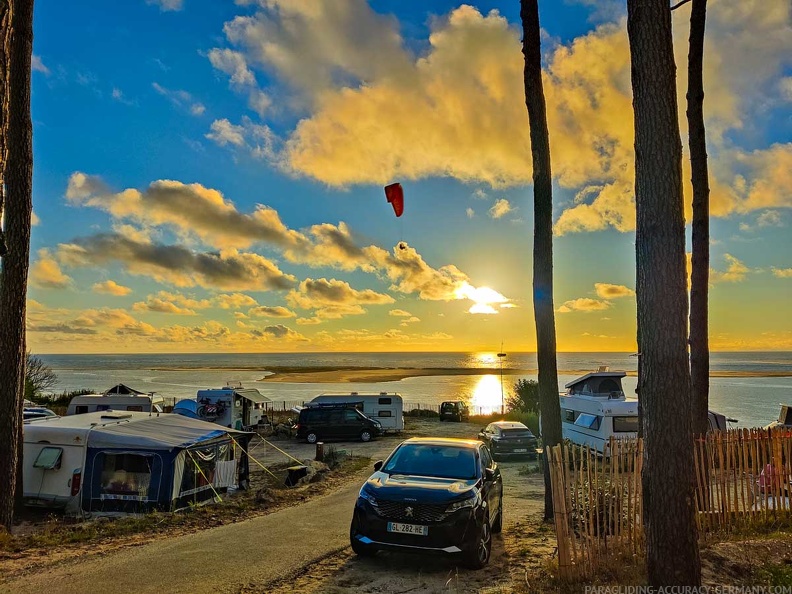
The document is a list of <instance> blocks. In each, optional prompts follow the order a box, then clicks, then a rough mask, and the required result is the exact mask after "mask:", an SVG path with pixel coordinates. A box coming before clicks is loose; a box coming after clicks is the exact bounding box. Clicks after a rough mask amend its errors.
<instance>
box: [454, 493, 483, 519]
mask: <svg viewBox="0 0 792 594" xmlns="http://www.w3.org/2000/svg"><path fill="white" fill-rule="evenodd" d="M479 501H481V497H480V496H479V494H478V492H476V493H475V494H474V495H473V496H472V497H468V498H466V499H460V500H459V501H454V503H452V504H450V505H449V506H448V507H447V508H446V513H447V514H450V513H453V512H455V511H459V510H460V509H465V508H466V507H475V506H476V505H478V503H479Z"/></svg>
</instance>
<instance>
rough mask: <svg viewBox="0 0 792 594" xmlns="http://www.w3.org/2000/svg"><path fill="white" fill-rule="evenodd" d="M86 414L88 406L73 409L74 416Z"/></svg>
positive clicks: (83, 405) (81, 405)
mask: <svg viewBox="0 0 792 594" xmlns="http://www.w3.org/2000/svg"><path fill="white" fill-rule="evenodd" d="M87 412H88V405H87V404H79V405H77V407H76V408H75V409H74V414H75V415H82V414H85V413H87Z"/></svg>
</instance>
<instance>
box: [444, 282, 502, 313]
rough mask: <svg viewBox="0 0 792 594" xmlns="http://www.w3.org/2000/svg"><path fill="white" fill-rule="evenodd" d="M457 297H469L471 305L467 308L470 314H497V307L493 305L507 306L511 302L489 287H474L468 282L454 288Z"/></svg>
mask: <svg viewBox="0 0 792 594" xmlns="http://www.w3.org/2000/svg"><path fill="white" fill-rule="evenodd" d="M456 298H457V299H469V300H470V301H472V302H473V305H471V306H470V309H468V313H472V314H485V315H492V314H497V313H499V312H498V309H497V308H496V307H495V306H496V305H497V306H500V307H507V306H510V305H511V304H510V303H509V299H507V298H506V297H504V296H503V295H501V294H500V293H498V292H497V291H496V290H495V289H490V288H489V287H474V286H473V285H471V284H470V283H467V282H465V283H464V284H463V285H462V286H461V287H459V288H458V289H457V290H456Z"/></svg>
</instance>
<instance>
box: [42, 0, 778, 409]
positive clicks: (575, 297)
mask: <svg viewBox="0 0 792 594" xmlns="http://www.w3.org/2000/svg"><path fill="white" fill-rule="evenodd" d="M710 4H711V6H712V10H711V11H710V14H709V16H708V21H707V51H706V53H705V72H704V78H705V84H706V102H705V114H706V117H707V133H708V138H707V141H708V152H709V156H710V163H711V180H710V185H711V187H712V205H711V212H712V215H713V218H712V223H711V227H712V238H713V242H712V249H711V267H712V271H711V274H710V281H711V288H710V313H711V316H710V318H711V326H710V331H711V337H710V346H711V348H712V349H713V350H774V349H777V350H792V310H790V303H792V255H791V254H792V234H790V233H789V227H790V225H792V217H791V216H790V208H792V142H790V138H792V118H791V117H790V114H792V24H791V23H792V6H790V3H789V1H788V0H711V2H710ZM166 5H167V8H166ZM542 10H543V13H542V27H543V29H544V30H545V32H546V36H547V37H546V38H547V43H546V44H544V45H545V47H544V51H545V56H544V63H545V73H546V76H545V94H546V97H547V107H548V125H549V128H550V139H551V152H552V159H553V162H552V170H553V174H554V211H553V222H554V232H555V238H554V254H553V256H554V273H555V286H554V307H555V311H556V326H557V331H558V348H559V350H562V351H589V352H602V351H623V352H633V351H634V350H635V348H636V346H635V344H636V343H635V332H636V327H635V317H636V316H635V258H634V254H635V245H634V241H635V234H634V229H635V204H634V201H633V194H634V191H633V186H634V159H633V140H634V135H633V114H632V96H631V91H630V89H631V86H630V61H629V53H628V43H627V32H626V21H625V6H624V2H615V1H614V2H610V1H606V0H603V1H602V2H588V1H582V0H567V1H565V2H547V3H544V5H543V6H542ZM673 15H674V16H673V19H674V27H675V44H676V45H675V47H676V56H677V72H678V85H679V88H678V96H679V98H680V102H681V103H680V110H679V113H680V123H681V125H682V140H683V141H684V142H683V144H685V145H686V142H687V141H686V137H687V128H686V122H685V116H684V108H683V106H682V102H683V100H684V96H685V92H684V91H685V88H686V82H687V81H686V76H687V74H686V68H685V67H684V63H685V60H686V56H687V31H688V24H687V21H688V20H689V16H690V7H689V5H686V6H682V7H680V8H679V9H678V10H675V11H674V13H673ZM351 31H355V32H358V33H359V34H355V35H351V34H350V32H351ZM520 39H521V31H520V27H519V3H518V2H514V1H510V2H505V1H504V2H488V3H476V2H472V3H471V2H465V3H462V2H452V1H450V0H440V1H437V2H432V3H422V2H395V1H392V0H387V1H384V2H369V1H367V0H311V1H310V2H293V1H290V0H251V1H246V2H236V3H234V2H199V1H197V0H182V1H178V2H170V1H169V2H162V1H161V0H131V1H129V2H118V3H111V4H108V5H107V6H106V7H105V8H104V9H102V10H97V9H96V3H95V2H87V1H85V0H79V1H75V2H68V3H63V2H61V3H58V2H49V3H44V2H38V3H37V4H36V15H35V46H34V61H33V63H34V72H33V94H32V95H33V98H32V110H33V121H34V138H35V167H34V175H35V178H34V210H35V215H36V216H35V218H34V221H35V223H36V224H35V226H34V228H33V237H32V250H31V270H30V292H29V301H28V311H27V316H28V338H27V340H28V345H29V347H30V348H31V349H32V350H33V351H35V352H38V353H131V352H172V353H176V352H292V351H302V352H309V351H310V352H322V351H465V352H475V351H492V350H493V349H494V348H496V347H497V346H498V345H500V344H502V343H503V344H506V345H508V348H507V349H506V350H509V351H511V352H516V351H534V350H535V348H536V343H535V330H534V316H533V290H532V277H533V274H532V270H531V266H532V253H531V250H532V238H533V202H532V198H531V195H532V187H531V184H532V171H531V154H530V138H529V130H528V118H527V113H526V108H525V96H524V89H523V56H522V54H521V51H520V50H521V45H520ZM570 114H572V115H573V116H574V117H570ZM683 168H684V179H685V183H686V185H685V192H686V209H687V212H688V219H689V212H690V181H689V180H690V168H689V162H688V158H687V155H686V156H685V160H684V163H683ZM395 182H399V183H401V185H402V187H403V189H404V213H403V215H402V216H400V217H398V218H397V217H396V216H395V214H394V211H393V209H392V207H391V205H390V204H389V203H388V202H387V201H386V198H385V194H384V191H383V186H385V185H388V184H391V183H395ZM495 364H496V365H497V361H495ZM485 379H486V381H487V382H490V381H491V379H492V378H490V377H488V378H485ZM482 381H484V380H482ZM488 386H489V387H488ZM496 387H497V389H493V388H492V387H491V386H490V384H487V385H484V384H482V385H481V387H480V389H481V395H479V391H478V389H477V392H476V394H477V396H476V398H480V399H482V400H485V401H487V404H482V405H484V406H491V405H492V404H491V403H492V401H493V400H497V405H498V406H499V405H500V387H499V386H496ZM484 394H490V396H484ZM492 394H495V395H496V396H497V398H495V396H492Z"/></svg>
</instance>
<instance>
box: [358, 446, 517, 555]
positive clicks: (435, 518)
mask: <svg viewBox="0 0 792 594" xmlns="http://www.w3.org/2000/svg"><path fill="white" fill-rule="evenodd" d="M374 470H375V471H376V472H375V473H374V474H372V475H371V476H370V477H369V479H368V481H366V483H365V484H364V485H363V488H361V489H360V494H359V496H358V500H357V503H356V504H355V510H354V514H353V516H352V525H351V526H350V530H349V538H350V541H351V544H352V550H353V551H355V553H357V554H358V555H373V554H375V552H376V551H377V550H380V549H390V550H396V551H406V552H410V551H413V552H417V553H421V554H423V553H427V552H431V553H446V554H461V555H462V560H463V561H464V563H465V565H467V566H468V567H470V568H472V569H480V568H482V567H484V566H485V565H486V564H487V563H488V562H489V558H490V548H491V546H492V533H493V532H500V531H501V528H502V527H503V480H502V479H501V474H500V470H499V469H498V465H497V464H496V463H495V461H494V460H493V459H492V456H491V455H490V453H489V450H488V449H487V446H485V445H484V444H483V443H481V442H478V441H474V440H468V439H441V438H431V437H415V438H412V439H408V440H407V441H404V442H402V443H401V444H400V445H399V446H398V447H397V448H396V449H395V450H393V452H392V453H391V455H390V456H388V459H387V460H385V462H382V461H379V462H377V463H375V464H374Z"/></svg>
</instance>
